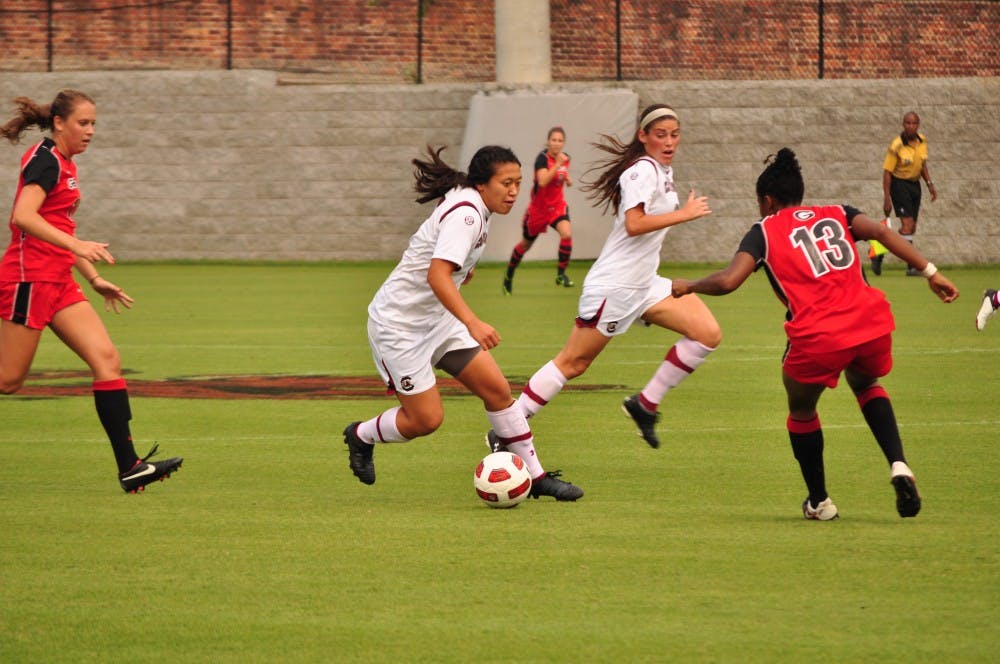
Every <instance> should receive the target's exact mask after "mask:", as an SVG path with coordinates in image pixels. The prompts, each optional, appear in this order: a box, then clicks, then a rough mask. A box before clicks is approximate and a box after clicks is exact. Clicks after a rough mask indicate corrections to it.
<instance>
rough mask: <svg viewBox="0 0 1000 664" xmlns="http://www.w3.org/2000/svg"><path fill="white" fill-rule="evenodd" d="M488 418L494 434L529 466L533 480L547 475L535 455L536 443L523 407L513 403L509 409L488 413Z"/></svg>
mask: <svg viewBox="0 0 1000 664" xmlns="http://www.w3.org/2000/svg"><path fill="white" fill-rule="evenodd" d="M486 417H488V418H489V420H490V425H491V426H492V427H493V432H494V433H495V434H496V435H497V436H498V437H499V438H500V441H501V442H502V443H503V444H504V445H506V447H507V449H508V450H509V451H511V452H513V453H514V454H516V455H517V456H519V457H521V458H522V459H523V460H524V463H526V464H527V465H528V472H529V473H531V478H532V479H535V478H536V477H541V476H542V475H544V474H545V469H543V468H542V464H541V462H539V461H538V455H537V454H536V453H535V441H534V438H532V435H531V427H529V426H528V420H527V418H526V417H525V416H524V413H522V412H521V407H520V406H518V405H517V402H515V403H512V404H511V405H510V407H509V408H504V409H503V410H497V411H494V412H492V413H491V412H490V411H486Z"/></svg>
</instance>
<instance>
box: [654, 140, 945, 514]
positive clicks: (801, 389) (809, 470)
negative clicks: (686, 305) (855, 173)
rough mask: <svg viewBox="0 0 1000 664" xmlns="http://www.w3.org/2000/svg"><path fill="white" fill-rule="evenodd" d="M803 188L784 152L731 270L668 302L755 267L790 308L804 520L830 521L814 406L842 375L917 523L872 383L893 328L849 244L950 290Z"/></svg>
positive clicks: (895, 439) (761, 185)
mask: <svg viewBox="0 0 1000 664" xmlns="http://www.w3.org/2000/svg"><path fill="white" fill-rule="evenodd" d="M804 190H805V185H804V183H803V181H802V172H801V170H800V168H799V164H798V161H797V160H796V158H795V153H793V152H792V151H791V150H789V149H788V148H782V149H781V150H779V151H778V154H777V155H776V156H775V157H774V158H773V160H771V159H770V158H769V163H768V165H767V167H766V168H765V169H764V171H763V172H762V173H761V174H760V177H759V178H758V179H757V201H758V204H759V207H760V214H761V216H762V217H763V219H761V220H760V221H759V222H757V223H756V224H754V225H753V227H752V228H751V229H750V231H749V232H747V234H746V235H745V236H744V238H743V241H742V242H741V243H740V247H739V249H738V250H737V252H736V255H735V256H734V257H733V260H732V261H731V262H730V264H729V267H727V268H725V269H724V270H720V271H719V272H716V273H714V274H711V275H709V276H707V277H704V278H702V279H697V280H694V281H688V280H686V279H674V282H673V294H674V296H675V297H681V296H683V295H687V294H688V293H703V294H705V295H724V294H726V293H730V292H732V291H734V290H736V289H737V288H739V287H740V285H741V284H742V283H743V282H744V281H746V279H747V277H749V276H750V274H751V273H753V272H754V271H755V270H756V269H757V268H758V267H763V268H764V270H765V271H766V272H767V275H768V277H769V278H770V280H771V285H772V286H773V287H774V290H775V293H776V294H777V296H778V298H779V299H780V300H781V301H782V302H783V303H784V304H785V305H786V306H787V308H788V315H787V317H786V323H785V332H786V334H787V335H788V348H787V349H786V351H785V356H784V359H783V361H782V371H783V376H784V384H785V390H786V392H787V394H788V409H789V414H788V419H787V421H786V425H787V428H788V436H789V438H790V439H791V444H792V451H793V452H794V454H795V458H796V460H797V461H798V463H799V467H800V469H801V471H802V477H803V479H804V480H805V483H806V487H807V488H808V490H809V495H808V497H806V499H805V501H804V502H803V503H802V513H803V515H804V516H805V517H806V518H807V519H816V520H820V521H828V520H831V519H834V518H836V517H837V515H838V510H837V506H836V505H834V503H833V501H832V500H831V499H830V497H829V495H828V494H827V491H826V480H825V473H824V467H823V430H822V428H821V426H820V421H819V415H818V414H817V412H816V404H817V403H818V402H819V397H820V395H821V394H822V393H823V390H824V389H826V388H827V387H830V388H833V387H836V386H837V381H838V379H839V377H840V374H841V372H843V373H844V375H845V377H846V379H847V383H848V385H850V387H851V389H852V390H853V391H854V394H855V396H856V397H857V400H858V405H859V406H860V408H861V412H862V413H863V415H864V417H865V421H866V422H867V423H868V426H869V428H870V429H871V431H872V433H873V434H874V436H875V440H876V441H877V442H878V444H879V446H880V447H881V448H882V452H883V454H884V455H885V458H886V460H887V461H888V462H889V466H890V481H891V483H892V485H893V487H894V489H895V491H896V509H897V511H898V512H899V515H900V516H902V517H911V516H916V515H917V513H918V512H919V511H920V494H919V493H918V492H917V487H916V484H915V482H914V479H913V472H912V471H911V470H910V468H909V466H908V465H907V463H906V458H905V456H904V455H903V443H902V441H901V439H900V437H899V429H898V427H897V424H896V416H895V414H894V413H893V410H892V404H891V403H890V401H889V395H888V393H887V392H886V391H885V388H883V387H882V386H881V385H880V384H879V382H878V379H879V377H881V376H885V375H886V374H888V373H889V370H890V369H891V368H892V336H891V333H892V331H893V329H894V328H895V323H894V321H893V317H892V312H891V311H890V309H889V303H888V301H887V300H886V299H885V295H884V294H883V293H882V292H881V291H879V290H877V289H875V288H872V287H871V286H869V285H868V283H867V282H866V281H865V278H864V275H863V273H862V271H861V257H860V256H859V255H858V252H857V250H856V248H855V244H854V243H855V241H857V240H877V241H879V242H881V243H882V244H883V245H885V247H886V248H887V249H888V250H889V251H891V252H892V253H893V254H895V255H896V256H897V257H899V258H901V259H903V260H905V261H907V262H908V263H910V264H911V265H915V266H917V267H918V269H919V270H920V271H921V273H922V274H923V276H925V277H926V278H927V279H928V282H929V284H930V288H931V290H932V291H933V292H934V293H935V294H936V295H937V296H938V297H939V298H941V300H943V301H944V302H952V301H953V300H954V299H955V298H957V297H958V289H957V288H955V285H954V284H952V283H951V281H949V280H948V279H947V278H945V276H944V275H942V274H941V273H940V272H938V270H937V268H936V267H935V266H934V264H933V263H930V262H928V261H927V259H926V258H924V257H923V255H921V253H920V252H919V251H917V250H916V249H915V248H914V247H913V245H911V244H910V243H908V242H907V241H906V240H905V239H903V238H902V237H901V236H900V235H899V234H898V233H896V232H894V231H892V230H890V229H888V228H887V227H885V226H883V225H882V224H880V223H879V222H878V221H875V220H873V219H870V218H869V217H867V216H865V215H864V214H862V213H861V212H859V211H858V210H856V209H854V208H852V207H849V206H841V205H823V206H803V205H802V204H801V203H802V196H803V193H804ZM920 266H923V267H920Z"/></svg>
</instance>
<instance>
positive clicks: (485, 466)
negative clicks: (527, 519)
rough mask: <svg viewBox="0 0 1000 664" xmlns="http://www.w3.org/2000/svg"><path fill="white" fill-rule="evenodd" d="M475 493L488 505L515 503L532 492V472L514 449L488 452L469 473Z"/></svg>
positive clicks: (498, 505)
mask: <svg viewBox="0 0 1000 664" xmlns="http://www.w3.org/2000/svg"><path fill="white" fill-rule="evenodd" d="M472 482H473V484H474V485H475V487H476V493H477V494H478V495H479V497H480V498H482V499H483V502H484V503H486V504H487V505H489V506H490V507H514V506H516V505H517V504H518V503H520V502H521V501H522V500H524V499H525V498H527V497H528V494H529V493H531V475H530V474H529V473H528V467H527V466H526V465H525V464H524V460H523V459H521V457H519V456H517V455H516V454H514V453H513V452H494V453H493V454H489V455H487V456H486V457H485V458H484V459H483V460H482V461H480V462H479V465H478V466H476V472H475V474H474V475H473V477H472Z"/></svg>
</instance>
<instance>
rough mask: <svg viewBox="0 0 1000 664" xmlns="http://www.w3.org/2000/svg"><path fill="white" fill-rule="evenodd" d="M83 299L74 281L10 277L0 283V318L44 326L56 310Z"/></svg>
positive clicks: (36, 326) (84, 299)
mask: <svg viewBox="0 0 1000 664" xmlns="http://www.w3.org/2000/svg"><path fill="white" fill-rule="evenodd" d="M86 300H87V296H86V295H84V294H83V291H82V290H81V289H80V286H79V285H78V284H77V283H76V282H75V281H63V282H50V281H35V282H30V281H22V282H17V281H9V282H5V283H2V284H0V318H2V319H3V320H9V321H11V322H12V323H17V324H19V325H24V326H25V327H30V328H31V329H33V330H44V329H45V326H46V325H48V324H49V323H51V322H52V317H53V316H55V315H56V313H57V312H58V311H60V310H61V309H65V308H66V307H68V306H69V305H71V304H76V303H77V302H85V301H86Z"/></svg>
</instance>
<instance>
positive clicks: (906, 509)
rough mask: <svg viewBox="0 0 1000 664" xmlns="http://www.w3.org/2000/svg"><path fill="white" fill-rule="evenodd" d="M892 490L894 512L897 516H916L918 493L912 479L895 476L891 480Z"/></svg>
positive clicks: (918, 506)
mask: <svg viewBox="0 0 1000 664" xmlns="http://www.w3.org/2000/svg"><path fill="white" fill-rule="evenodd" d="M892 488H894V489H895V490H896V511H897V512H899V516H901V517H904V518H905V517H908V516H916V515H917V514H918V513H919V512H920V493H919V492H917V485H916V483H915V482H914V481H913V477H911V476H909V475H896V476H895V477H893V478H892Z"/></svg>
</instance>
